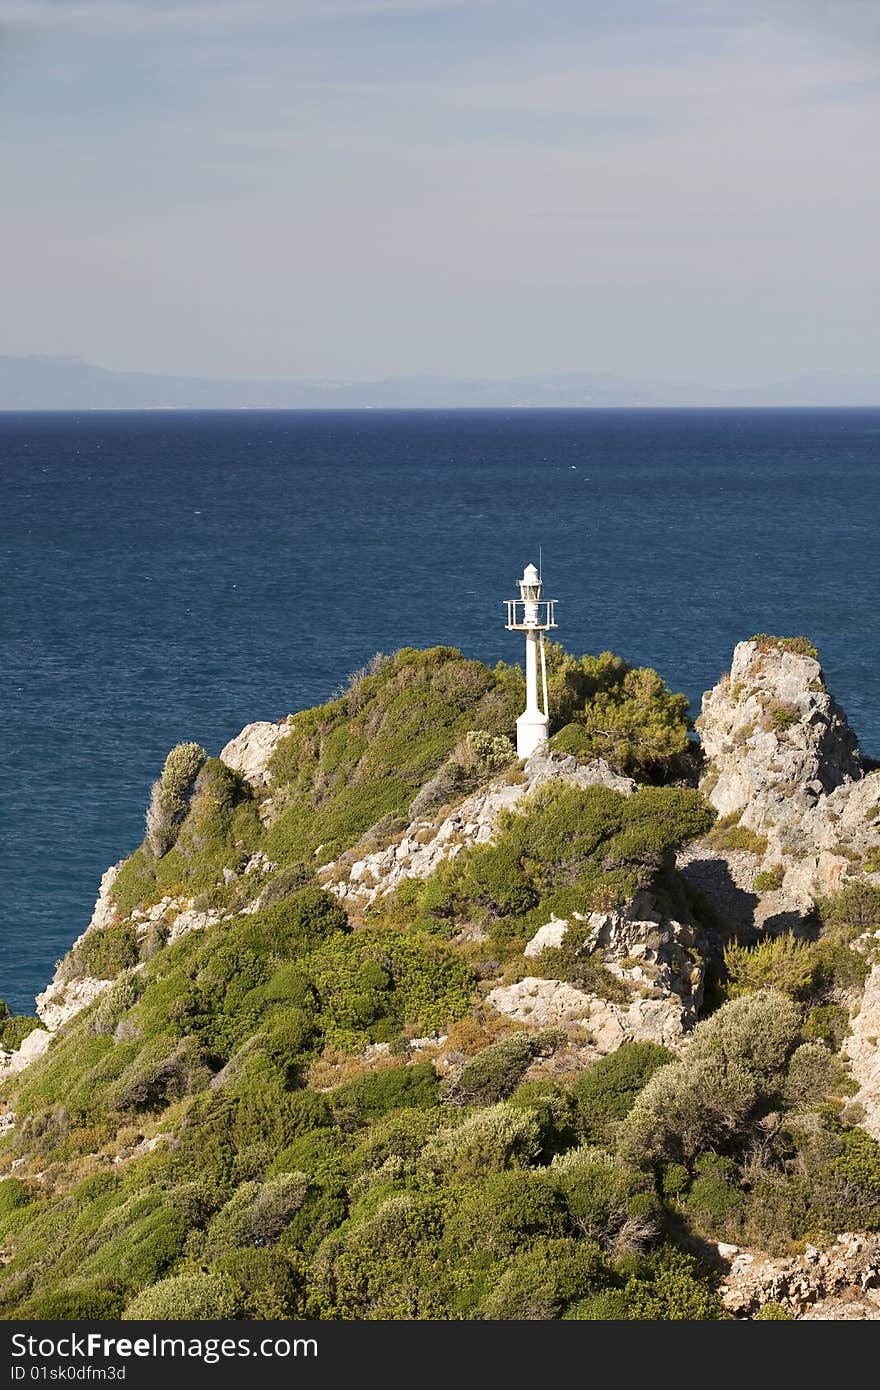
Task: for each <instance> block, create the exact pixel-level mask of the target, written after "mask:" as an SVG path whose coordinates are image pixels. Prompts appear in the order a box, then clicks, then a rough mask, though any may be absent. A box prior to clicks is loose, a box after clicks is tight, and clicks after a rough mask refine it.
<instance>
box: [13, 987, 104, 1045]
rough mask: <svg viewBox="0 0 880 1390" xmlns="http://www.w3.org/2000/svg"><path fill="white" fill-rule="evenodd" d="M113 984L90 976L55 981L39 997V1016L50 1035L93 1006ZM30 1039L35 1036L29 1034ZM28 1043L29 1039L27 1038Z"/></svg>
mask: <svg viewBox="0 0 880 1390" xmlns="http://www.w3.org/2000/svg"><path fill="white" fill-rule="evenodd" d="M110 984H111V981H110V980H95V979H93V978H92V977H91V976H90V975H87V976H84V977H83V978H82V979H79V980H68V981H67V982H66V983H65V982H64V981H63V980H58V979H55V980H53V981H52V984H51V985H49V986H47V988H46V989H44V990H43V993H42V994H38V995H37V1001H36V1002H37V1014H38V1015H39V1017H40V1018H41V1019H42V1020H43V1023H45V1025H46V1027H47V1028H48V1029H49V1032H50V1033H56V1032H57V1031H58V1029H59V1028H61V1027H63V1025H64V1024H65V1023H68V1022H69V1021H70V1019H72V1018H74V1017H75V1016H76V1014H78V1013H81V1012H82V1010H83V1009H87V1008H88V1007H89V1005H90V1004H93V1003H94V1002H95V1000H96V999H97V998H98V996H99V995H100V994H103V993H104V990H105V989H108V988H109V986H110ZM28 1036H29V1037H33V1036H35V1035H34V1034H29V1035H28ZM25 1042H27V1038H25Z"/></svg>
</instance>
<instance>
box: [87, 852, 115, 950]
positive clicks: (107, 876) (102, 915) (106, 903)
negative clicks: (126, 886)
mask: <svg viewBox="0 0 880 1390" xmlns="http://www.w3.org/2000/svg"><path fill="white" fill-rule="evenodd" d="M124 863H125V860H124V859H120V861H119V863H118V864H111V865H110V868H109V869H107V870H106V872H105V873H103V874H102V875H101V887H100V889H99V891H98V900H97V902H96V903H95V907H94V910H93V912H92V916H91V921H90V922H89V925H88V926H87V927H86V931H91V929H92V928H93V927H109V926H110V924H111V922H112V921H113V919H114V917H115V916H116V905H115V903H114V902H113V900H112V898H111V897H110V889H111V888H112V887H113V885H114V883H115V882H116V877H117V875H118V873H119V870H120V869H121V868H122V866H123V864H124ZM83 935H85V932H84V933H83Z"/></svg>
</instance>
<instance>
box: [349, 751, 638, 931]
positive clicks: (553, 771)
mask: <svg viewBox="0 0 880 1390" xmlns="http://www.w3.org/2000/svg"><path fill="white" fill-rule="evenodd" d="M523 774H524V775H523V781H522V782H505V781H502V780H499V781H496V782H491V783H490V784H489V786H487V787H483V788H482V789H481V790H480V791H478V792H475V793H474V794H473V796H469V797H467V798H466V799H465V800H464V801H462V802H461V804H460V805H459V806H457V807H456V808H455V809H454V810H453V811H451V812H450V813H449V814H448V815H447V816H445V817H444V819H443V820H441V821H440V822H439V823H437V822H435V821H431V820H417V821H413V822H412V824H411V825H409V826H408V827H407V829H406V830H405V831H404V833H403V835H402V837H401V838H400V839H399V840H398V841H396V843H395V844H393V845H389V846H388V848H387V849H383V850H377V851H376V852H375V853H373V854H368V855H365V856H364V858H363V859H358V860H356V861H355V862H354V863H353V864H350V865H344V864H341V863H340V864H337V863H336V862H334V863H330V864H325V865H324V866H323V869H322V873H323V875H324V878H325V881H326V887H327V888H328V889H329V890H330V892H331V893H334V894H335V895H336V897H338V898H339V899H340V901H341V902H342V903H344V904H345V905H346V906H348V907H350V908H353V909H355V910H357V909H358V908H360V909H361V910H362V909H363V908H365V907H368V906H369V905H370V904H371V903H373V902H375V901H376V899H377V898H380V897H384V896H385V894H386V893H391V892H393V890H394V889H395V888H397V887H398V885H399V884H400V883H402V882H403V880H404V879H407V878H429V877H430V876H431V874H432V873H433V872H434V871H435V869H437V868H438V867H439V866H440V864H442V863H443V862H444V861H445V860H447V859H454V858H455V856H456V855H457V854H460V853H461V851H462V850H463V849H465V848H468V847H469V846H471V845H481V844H485V843H486V842H487V841H488V840H491V839H492V837H493V835H494V834H495V831H496V829H497V826H498V817H499V814H500V813H501V811H504V810H510V809H512V808H513V807H515V806H516V805H517V804H518V803H519V802H520V801H522V799H523V797H526V796H528V795H529V794H530V793H531V792H534V791H536V790H537V788H538V787H541V786H544V785H545V783H547V782H552V781H563V782H566V783H568V784H569V785H571V786H575V787H595V786H601V787H609V788H610V789H611V790H612V791H617V792H620V793H621V794H622V795H623V796H630V795H631V794H632V793H633V792H634V791H635V789H636V784H635V782H633V781H632V779H631V778H629V777H621V776H619V775H618V774H617V773H616V772H613V771H612V769H611V768H610V767H609V766H608V764H607V763H606V762H605V761H604V759H601V758H599V759H597V760H596V761H595V762H592V763H589V764H586V765H584V764H581V763H579V762H578V761H577V759H576V758H573V757H571V756H570V755H569V756H565V755H562V754H559V753H555V752H551V751H549V750H547V749H544V748H539V749H538V750H537V751H536V752H534V753H533V754H532V756H531V757H530V758H529V759H528V761H527V762H526V763H525V765H524V767H523Z"/></svg>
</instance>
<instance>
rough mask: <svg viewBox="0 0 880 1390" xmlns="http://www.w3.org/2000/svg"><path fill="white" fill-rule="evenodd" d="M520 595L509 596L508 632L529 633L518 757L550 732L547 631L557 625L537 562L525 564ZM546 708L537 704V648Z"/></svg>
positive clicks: (553, 602) (524, 755)
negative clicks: (545, 647) (546, 596)
mask: <svg viewBox="0 0 880 1390" xmlns="http://www.w3.org/2000/svg"><path fill="white" fill-rule="evenodd" d="M516 582H517V584H518V585H519V598H509V599H507V630H508V632H524V633H525V634H526V707H525V709H524V710H523V712H522V714H521V715H520V717H519V719H518V720H517V721H516V756H517V757H518V758H528V757H529V756H530V755H531V754H532V753H534V751H535V749H536V748H537V747H539V745H540V744H542V743H546V742H547V739H548V737H549V735H550V719H549V717H548V710H547V662H546V659H545V656H544V633H545V632H547V630H548V629H549V628H551V627H555V626H556V603H557V600H556V599H552V598H548V599H545V598H543V597H542V595H543V589H544V586H543V584H542V583H541V576H540V574H539V573H538V570H537V567H536V566H535V565H526V567H525V569H524V571H523V577H522V579H518V580H517V581H516ZM539 648H540V653H541V686H542V693H543V696H544V708H543V710H542V709H541V706H540V705H539V704H538V650H539Z"/></svg>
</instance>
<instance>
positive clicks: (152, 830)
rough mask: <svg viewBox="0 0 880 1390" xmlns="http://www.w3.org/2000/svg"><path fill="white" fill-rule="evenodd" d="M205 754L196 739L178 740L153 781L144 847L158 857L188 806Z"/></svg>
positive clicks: (168, 845) (165, 848) (171, 839)
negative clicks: (160, 772) (191, 741)
mask: <svg viewBox="0 0 880 1390" xmlns="http://www.w3.org/2000/svg"><path fill="white" fill-rule="evenodd" d="M206 756H207V754H206V753H205V750H204V748H202V747H200V745H199V744H198V743H178V744H177V745H176V747H174V748H172V749H171V752H170V753H169V754H168V756H167V758H166V759H165V766H164V767H163V768H162V776H161V777H160V778H159V780H158V782H155V783H154V784H153V792H152V797H151V800H150V806H149V809H148V811H147V838H146V842H145V843H146V848H147V850H148V852H149V853H150V854H151V855H152V857H153V858H154V859H159V858H161V856H162V855H163V854H165V853H166V852H167V851H168V850H169V849H170V848H171V845H172V844H173V843H174V839H175V831H176V830H177V828H178V827H179V825H180V822H181V821H182V819H183V816H184V814H185V812H186V808H187V800H188V797H189V795H190V794H191V791H192V788H193V786H194V783H195V780H196V777H197V775H198V772H199V768H200V767H201V766H202V764H203V762H204V761H205V758H206Z"/></svg>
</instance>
